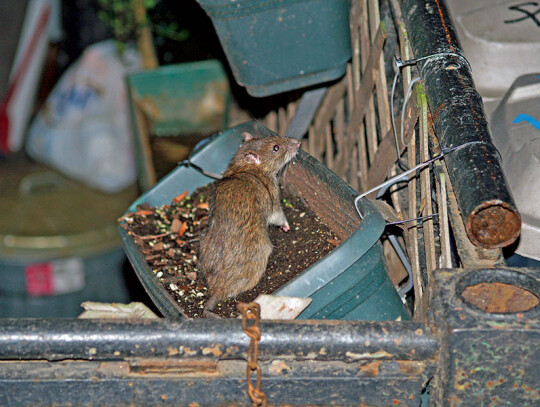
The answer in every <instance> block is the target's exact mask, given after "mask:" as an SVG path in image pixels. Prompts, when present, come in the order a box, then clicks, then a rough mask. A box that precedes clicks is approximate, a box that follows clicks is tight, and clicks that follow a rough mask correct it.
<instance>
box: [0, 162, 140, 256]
mask: <svg viewBox="0 0 540 407" xmlns="http://www.w3.org/2000/svg"><path fill="white" fill-rule="evenodd" d="M0 174H2V177H0V191H1V194H0V213H1V216H0V257H1V258H4V259H8V258H10V259H21V258H22V259H24V260H34V261H35V260H43V259H52V258H59V257H66V256H72V255H78V256H83V255H91V254H95V253H100V252H102V251H104V250H108V249H111V248H112V247H114V246H118V245H119V238H118V234H117V231H116V224H117V218H118V217H119V216H120V215H121V214H122V213H123V212H124V210H125V209H126V207H127V206H128V205H129V203H130V202H132V201H133V199H134V198H135V197H136V196H137V190H136V186H131V187H129V188H127V189H125V190H124V191H122V192H120V193H118V194H105V193H102V192H99V191H96V190H92V189H89V188H87V187H85V186H83V185H81V184H78V183H76V182H74V181H71V180H69V179H67V178H65V177H63V176H61V175H59V174H58V173H56V172H53V171H51V170H49V169H48V168H47V167H45V166H43V165H41V164H36V163H33V162H30V161H29V160H28V159H26V158H25V157H24V156H23V155H22V154H21V155H15V156H11V157H9V158H8V159H4V160H2V161H0Z"/></svg>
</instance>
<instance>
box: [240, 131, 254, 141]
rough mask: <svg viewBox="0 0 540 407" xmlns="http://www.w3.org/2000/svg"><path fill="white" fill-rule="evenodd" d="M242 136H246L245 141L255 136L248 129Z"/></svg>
mask: <svg viewBox="0 0 540 407" xmlns="http://www.w3.org/2000/svg"><path fill="white" fill-rule="evenodd" d="M242 137H244V141H249V140H252V139H253V136H252V135H251V134H250V133H248V132H247V131H245V132H243V133H242Z"/></svg>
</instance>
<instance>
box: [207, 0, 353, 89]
mask: <svg viewBox="0 0 540 407" xmlns="http://www.w3.org/2000/svg"><path fill="white" fill-rule="evenodd" d="M197 1H198V2H199V4H200V5H201V6H202V7H203V9H204V10H205V11H206V13H207V14H208V15H209V16H210V18H211V19H212V22H213V24H214V27H215V29H216V32H217V34H218V37H219V40H220V42H221V45H222V47H223V50H224V51H225V55H226V56H227V60H228V62H229V65H230V67H231V70H232V72H233V75H234V77H235V79H236V81H237V82H238V83H239V84H240V85H242V86H245V87H246V89H247V91H248V93H249V94H251V95H253V96H257V97H261V96H269V95H273V94H276V93H281V92H285V91H289V90H293V89H298V88H303V87H306V86H311V85H315V84H320V83H323V82H328V81H331V80H334V79H336V78H339V77H341V76H342V75H343V74H344V73H345V71H346V68H347V62H348V61H349V59H350V57H351V45H350V32H349V2H348V0H331V1H328V0H286V1H285V0H237V1H230V0H197Z"/></svg>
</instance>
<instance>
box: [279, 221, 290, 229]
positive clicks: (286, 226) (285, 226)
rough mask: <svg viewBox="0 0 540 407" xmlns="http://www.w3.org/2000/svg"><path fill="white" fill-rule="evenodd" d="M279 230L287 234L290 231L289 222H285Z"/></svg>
mask: <svg viewBox="0 0 540 407" xmlns="http://www.w3.org/2000/svg"><path fill="white" fill-rule="evenodd" d="M281 229H283V231H284V232H288V231H289V230H290V229H291V228H290V227H289V222H287V221H285V223H284V224H283V225H281Z"/></svg>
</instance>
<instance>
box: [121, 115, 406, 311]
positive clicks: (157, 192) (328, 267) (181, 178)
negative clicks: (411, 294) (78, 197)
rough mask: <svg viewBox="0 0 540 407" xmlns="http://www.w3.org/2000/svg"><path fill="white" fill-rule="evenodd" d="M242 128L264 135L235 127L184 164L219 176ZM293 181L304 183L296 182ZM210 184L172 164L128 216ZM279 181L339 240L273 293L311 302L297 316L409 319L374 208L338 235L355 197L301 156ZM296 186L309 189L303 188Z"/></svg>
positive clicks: (351, 216)
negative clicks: (145, 205)
mask: <svg viewBox="0 0 540 407" xmlns="http://www.w3.org/2000/svg"><path fill="white" fill-rule="evenodd" d="M244 131H248V132H251V133H253V134H266V133H267V132H269V130H268V129H264V130H262V129H261V127H260V125H258V124H257V123H254V122H250V123H245V124H242V125H240V126H237V127H234V128H232V129H229V130H227V131H225V132H223V133H222V134H218V135H216V136H215V137H213V138H212V139H210V140H209V141H208V142H206V143H205V144H204V145H203V146H200V147H199V148H198V149H197V151H196V152H195V153H194V154H192V156H191V158H190V160H191V161H192V162H193V163H194V164H196V165H198V166H199V167H201V168H203V169H205V170H207V171H211V172H221V171H223V170H224V169H225V167H226V166H227V163H228V162H229V161H230V159H231V158H232V157H233V156H234V154H235V153H236V150H237V149H238V146H239V145H240V143H241V142H242V136H241V134H242V132H244ZM299 178H303V179H302V180H300V182H299ZM211 181H212V179H210V178H208V177H206V176H204V175H202V174H201V173H200V172H198V171H196V170H194V169H192V168H188V167H178V168H177V169H176V170H174V171H173V172H171V173H170V174H169V175H168V176H166V177H165V178H163V179H162V180H161V181H160V182H159V183H158V184H156V185H155V186H154V187H153V188H152V189H151V190H149V191H147V192H146V193H145V194H143V195H142V196H140V197H139V198H138V199H137V200H136V201H135V202H134V203H133V204H132V205H131V207H130V208H129V209H128V212H133V211H135V210H136V206H137V205H139V204H141V203H144V202H146V203H148V204H150V205H152V206H160V205H164V204H169V203H170V202H171V200H172V198H173V197H175V196H176V195H178V194H179V193H181V192H183V191H185V190H189V191H194V190H195V189H196V188H198V187H200V186H203V185H206V184H208V183H209V182H211ZM285 184H286V185H287V187H290V188H292V191H293V192H298V195H299V196H301V197H302V198H303V199H304V200H305V201H306V202H307V204H308V205H309V206H310V208H311V209H313V210H314V211H315V213H316V214H317V215H318V216H319V217H320V218H321V219H323V221H325V223H326V220H327V219H328V226H329V227H330V228H331V229H332V230H334V231H336V230H338V233H337V234H338V235H339V236H340V237H344V238H345V239H346V240H344V241H343V243H341V244H340V245H339V246H338V247H336V248H335V249H334V250H333V251H332V252H331V253H329V254H328V255H327V256H325V257H324V258H322V259H321V260H319V261H318V262H316V263H315V264H313V265H312V266H310V267H308V268H307V269H306V270H305V271H304V272H303V273H301V274H300V275H299V276H297V277H296V278H294V279H293V280H291V281H290V282H289V283H287V284H286V285H284V286H283V287H281V288H280V289H279V290H277V291H275V292H274V294H276V295H291V296H298V297H311V298H312V299H313V301H312V303H311V304H310V305H309V306H308V307H307V308H306V309H305V310H304V312H303V313H302V314H301V315H300V318H314V319H324V318H328V319H364V320H395V319H396V318H398V317H401V318H402V319H410V314H409V312H408V309H407V308H406V307H405V305H404V304H403V303H402V301H401V299H400V297H399V295H398V293H397V291H396V290H395V288H394V286H393V284H392V283H391V281H390V279H389V277H388V273H387V268H386V264H385V260H384V255H383V251H382V245H381V243H380V242H379V238H380V236H381V234H382V232H383V230H384V227H385V221H384V219H383V217H382V216H381V214H380V213H379V212H378V211H377V209H376V208H375V206H374V205H373V204H371V203H370V202H369V201H368V200H362V201H361V202H360V209H361V210H362V213H363V216H364V219H363V220H362V222H361V223H360V224H359V226H358V227H357V228H355V229H354V228H353V231H352V233H348V232H343V231H344V230H350V229H351V226H350V225H352V224H358V221H359V218H358V215H357V214H356V211H355V210H354V204H353V201H354V198H355V196H356V195H357V193H356V192H355V191H354V190H353V189H352V188H350V187H349V186H348V185H347V184H346V183H345V182H344V181H343V180H341V179H340V178H339V177H338V176H337V175H335V174H334V173H333V172H331V171H330V170H329V169H328V168H327V167H326V166H324V165H323V164H322V163H320V162H319V161H317V160H315V159H314V158H313V157H311V156H309V155H308V154H306V153H304V152H302V151H300V152H299V154H298V155H297V158H296V160H295V163H294V164H293V165H291V166H289V168H288V169H287V178H286V181H285ZM301 185H304V186H305V185H307V186H308V187H306V188H305V189H304V190H302V188H301ZM297 186H298V187H297ZM324 194H326V195H327V196H330V197H331V200H332V205H331V206H330V207H328V206H326V208H327V209H325V207H324V205H323V206H322V207H320V206H317V201H319V200H320V199H321V197H322V196H323V195H324ZM321 208H322V209H321ZM119 232H120V235H121V237H122V243H123V245H124V248H125V250H126V252H127V255H128V258H129V259H130V261H131V263H132V265H133V268H134V270H135V272H136V273H137V275H138V277H139V279H140V280H141V282H142V284H143V286H144V287H145V289H146V290H147V292H148V293H149V295H150V297H151V298H152V300H153V301H154V303H155V304H156V306H157V307H158V308H159V310H160V311H161V312H162V313H163V315H164V316H166V317H171V318H175V317H176V318H177V317H180V316H181V315H182V310H181V309H180V308H179V305H178V304H177V303H176V301H175V300H174V298H172V297H171V296H170V295H169V294H168V292H167V291H166V290H165V289H164V288H163V287H162V285H161V283H160V282H159V280H158V279H157V277H156V276H155V275H154V273H153V272H152V270H151V269H150V267H149V266H148V265H147V263H146V261H145V258H144V255H143V254H142V253H141V252H140V250H139V249H138V247H137V246H136V245H135V243H134V242H133V240H132V238H131V237H130V236H129V235H128V234H127V232H126V231H125V230H124V229H123V228H119ZM345 235H348V237H347V236H345Z"/></svg>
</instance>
